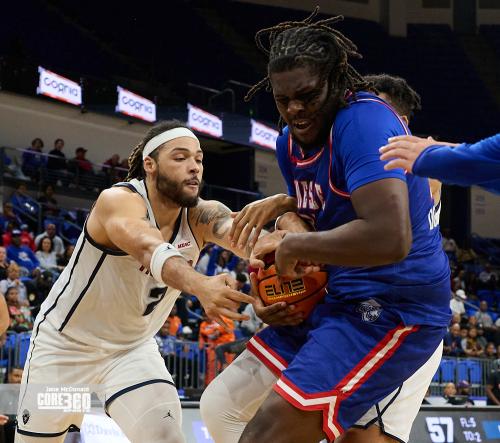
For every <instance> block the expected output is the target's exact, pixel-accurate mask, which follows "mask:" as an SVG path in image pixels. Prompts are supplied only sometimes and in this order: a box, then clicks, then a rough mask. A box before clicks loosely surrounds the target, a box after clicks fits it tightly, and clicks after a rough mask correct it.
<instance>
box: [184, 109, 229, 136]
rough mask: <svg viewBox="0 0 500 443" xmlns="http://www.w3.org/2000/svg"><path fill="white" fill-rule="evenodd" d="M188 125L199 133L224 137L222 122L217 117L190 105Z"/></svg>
mask: <svg viewBox="0 0 500 443" xmlns="http://www.w3.org/2000/svg"><path fill="white" fill-rule="evenodd" d="M188 124H189V126H190V127H191V128H192V129H194V130H195V131H198V132H203V133H205V134H209V135H212V136H214V137H222V134H223V133H222V120H221V119H220V118H219V117H217V116H216V115H213V114H210V113H209V112H207V111H204V110H203V109H200V108H197V107H196V106H193V105H191V104H189V103H188Z"/></svg>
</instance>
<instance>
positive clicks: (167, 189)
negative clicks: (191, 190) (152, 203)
mask: <svg viewBox="0 0 500 443" xmlns="http://www.w3.org/2000/svg"><path fill="white" fill-rule="evenodd" d="M184 184H185V182H176V181H173V180H171V179H170V178H169V177H168V176H167V175H165V174H162V173H160V172H158V176H157V178H156V190H157V191H158V193H159V194H160V195H161V196H162V197H164V198H168V199H169V200H171V201H173V202H174V203H175V204H177V205H179V206H180V207H181V208H194V207H195V206H196V205H197V204H198V199H199V197H200V192H201V183H200V185H199V186H198V193H197V194H196V195H195V196H192V195H188V194H187V193H186V192H184V190H183V189H184Z"/></svg>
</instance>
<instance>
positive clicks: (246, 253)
mask: <svg viewBox="0 0 500 443" xmlns="http://www.w3.org/2000/svg"><path fill="white" fill-rule="evenodd" d="M189 221H190V223H191V226H192V227H193V228H194V230H195V231H196V233H197V234H198V235H197V238H201V239H203V241H202V243H203V244H206V243H215V244H217V245H219V246H222V247H223V248H224V249H228V250H230V251H232V252H234V253H235V254H236V255H237V256H239V257H242V258H249V257H250V253H251V249H250V248H249V247H248V246H247V247H245V248H243V249H240V248H238V247H232V246H231V241H230V240H229V231H230V230H231V226H232V223H233V219H232V217H231V210H230V209H229V208H228V207H227V206H226V205H224V204H222V203H220V202H218V201H215V200H201V199H200V201H199V203H198V205H197V206H196V207H195V208H193V209H190V210H189ZM263 233H264V231H263Z"/></svg>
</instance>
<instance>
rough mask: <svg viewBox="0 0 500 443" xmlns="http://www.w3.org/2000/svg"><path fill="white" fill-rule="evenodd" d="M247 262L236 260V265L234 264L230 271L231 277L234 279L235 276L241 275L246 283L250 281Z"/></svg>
mask: <svg viewBox="0 0 500 443" xmlns="http://www.w3.org/2000/svg"><path fill="white" fill-rule="evenodd" d="M247 270H248V262H247V261H246V260H243V259H240V260H238V263H236V266H235V267H234V269H233V270H232V271H231V277H233V278H234V279H236V275H237V274H243V275H244V276H245V277H246V281H247V282H248V281H250V276H249V275H248V272H247Z"/></svg>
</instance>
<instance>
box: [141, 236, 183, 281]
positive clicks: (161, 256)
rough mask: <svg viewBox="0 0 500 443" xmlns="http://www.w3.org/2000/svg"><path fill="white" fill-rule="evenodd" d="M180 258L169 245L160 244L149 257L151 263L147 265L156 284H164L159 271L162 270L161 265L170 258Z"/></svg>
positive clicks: (180, 255) (177, 252) (175, 250)
mask: <svg viewBox="0 0 500 443" xmlns="http://www.w3.org/2000/svg"><path fill="white" fill-rule="evenodd" d="M175 256H178V257H182V254H181V253H180V252H179V251H178V250H177V249H176V248H175V247H174V245H171V244H170V243H162V244H161V245H160V246H158V247H157V248H156V249H155V250H154V252H153V255H152V256H151V262H150V263H149V269H150V271H151V275H152V276H153V278H154V279H155V280H156V281H157V282H158V283H162V284H165V282H164V281H163V279H162V278H161V271H162V269H163V265H164V264H165V262H166V261H167V260H168V259H169V258H170V257H175Z"/></svg>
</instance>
